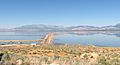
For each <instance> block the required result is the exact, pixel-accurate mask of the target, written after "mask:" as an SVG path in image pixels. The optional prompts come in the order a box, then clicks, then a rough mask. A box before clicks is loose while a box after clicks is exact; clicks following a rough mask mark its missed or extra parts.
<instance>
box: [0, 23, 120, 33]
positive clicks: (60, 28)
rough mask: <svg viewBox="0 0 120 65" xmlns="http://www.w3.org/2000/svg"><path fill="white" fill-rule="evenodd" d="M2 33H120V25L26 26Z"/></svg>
mask: <svg viewBox="0 0 120 65" xmlns="http://www.w3.org/2000/svg"><path fill="white" fill-rule="evenodd" d="M0 31H1V32H41V31H42V32H43V31H49V32H50V31H120V24H116V25H110V26H103V27H95V26H70V27H64V26H57V25H43V24H39V25H24V26H19V27H15V28H11V29H6V28H0Z"/></svg>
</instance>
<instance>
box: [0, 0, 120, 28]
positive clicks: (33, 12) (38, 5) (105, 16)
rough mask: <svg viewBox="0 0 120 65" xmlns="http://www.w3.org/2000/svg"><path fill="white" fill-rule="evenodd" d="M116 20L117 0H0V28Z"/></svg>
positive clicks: (119, 9)
mask: <svg viewBox="0 0 120 65" xmlns="http://www.w3.org/2000/svg"><path fill="white" fill-rule="evenodd" d="M118 23H120V0H0V28H12V27H17V26H22V25H32V24H47V25H61V26H76V25H90V26H105V25H115V24H118Z"/></svg>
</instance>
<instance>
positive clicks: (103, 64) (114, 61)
mask: <svg viewBox="0 0 120 65" xmlns="http://www.w3.org/2000/svg"><path fill="white" fill-rule="evenodd" d="M0 53H1V56H0V58H1V61H0V65H120V48H113V47H95V46H93V45H88V46H82V45H13V46H0Z"/></svg>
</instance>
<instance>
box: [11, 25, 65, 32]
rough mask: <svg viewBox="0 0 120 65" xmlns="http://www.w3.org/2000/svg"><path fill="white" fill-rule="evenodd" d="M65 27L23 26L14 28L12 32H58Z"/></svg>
mask: <svg viewBox="0 0 120 65" xmlns="http://www.w3.org/2000/svg"><path fill="white" fill-rule="evenodd" d="M64 29H65V27H63V26H54V25H53V26H52V25H43V24H40V25H25V26H21V27H16V28H13V30H14V31H21V32H22V31H35V32H39V31H60V30H64Z"/></svg>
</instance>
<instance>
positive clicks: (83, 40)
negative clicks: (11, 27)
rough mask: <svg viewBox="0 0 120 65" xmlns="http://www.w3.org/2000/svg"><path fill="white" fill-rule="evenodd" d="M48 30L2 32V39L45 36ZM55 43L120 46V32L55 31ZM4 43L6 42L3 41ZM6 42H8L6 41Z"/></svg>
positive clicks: (0, 35) (32, 38)
mask: <svg viewBox="0 0 120 65" xmlns="http://www.w3.org/2000/svg"><path fill="white" fill-rule="evenodd" d="M46 34H47V32H36V33H29V32H24V33H23V32H0V40H34V39H40V38H43V37H44V36H45V35H46ZM53 37H54V41H53V42H54V44H82V45H88V44H93V45H96V46H113V47H120V32H119V31H117V32H114V31H112V32H108V31H107V32H103V31H102V32H97V31H94V32H92V31H90V32H86V31H84V32H83V31H82V32H71V33H69V32H54V36H53ZM1 44H4V43H1ZM5 44H6V43H5Z"/></svg>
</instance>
